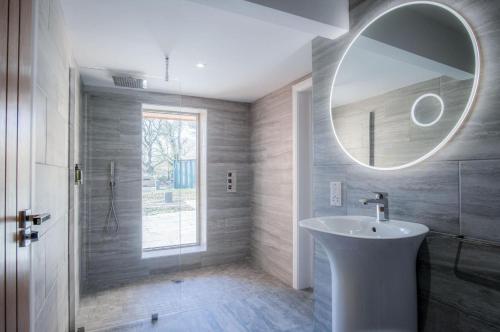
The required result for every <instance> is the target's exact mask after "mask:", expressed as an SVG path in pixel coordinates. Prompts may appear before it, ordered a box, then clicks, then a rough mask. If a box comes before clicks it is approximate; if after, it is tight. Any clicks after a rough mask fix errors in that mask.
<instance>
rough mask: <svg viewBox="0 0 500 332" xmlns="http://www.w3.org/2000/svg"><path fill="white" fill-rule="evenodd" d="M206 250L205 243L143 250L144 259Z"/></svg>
mask: <svg viewBox="0 0 500 332" xmlns="http://www.w3.org/2000/svg"><path fill="white" fill-rule="evenodd" d="M204 251H207V246H206V245H205V244H202V245H197V246H189V247H182V248H169V249H158V250H148V251H143V252H142V259H148V258H156V257H167V256H178V255H187V254H194V253H198V252H204Z"/></svg>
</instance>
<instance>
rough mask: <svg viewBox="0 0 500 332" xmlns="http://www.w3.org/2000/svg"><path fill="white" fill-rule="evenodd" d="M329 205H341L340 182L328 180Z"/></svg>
mask: <svg viewBox="0 0 500 332" xmlns="http://www.w3.org/2000/svg"><path fill="white" fill-rule="evenodd" d="M330 206H342V182H330Z"/></svg>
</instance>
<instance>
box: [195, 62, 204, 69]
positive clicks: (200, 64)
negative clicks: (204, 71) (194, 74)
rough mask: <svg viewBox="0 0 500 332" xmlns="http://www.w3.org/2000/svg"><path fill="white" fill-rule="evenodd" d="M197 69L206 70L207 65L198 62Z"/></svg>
mask: <svg viewBox="0 0 500 332" xmlns="http://www.w3.org/2000/svg"><path fill="white" fill-rule="evenodd" d="M196 68H205V64H204V63H203V62H198V63H197V64H196Z"/></svg>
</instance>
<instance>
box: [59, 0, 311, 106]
mask: <svg viewBox="0 0 500 332" xmlns="http://www.w3.org/2000/svg"><path fill="white" fill-rule="evenodd" d="M62 3H63V9H64V13H65V19H66V23H67V26H68V30H69V38H70V40H71V44H72V48H73V54H74V57H75V59H76V61H77V63H78V64H79V66H80V67H82V68H81V69H82V70H81V72H82V78H83V81H84V83H85V84H88V85H97V86H113V82H112V79H111V76H110V72H112V71H118V72H123V71H124V72H137V73H139V74H141V75H143V76H145V78H146V79H147V81H148V90H151V91H162V92H171V93H181V94H185V95H195V96H202V97H210V98H220V99H227V100H236V101H246V102H251V101H254V100H256V99H258V98H260V97H262V96H264V95H266V94H268V93H270V92H272V91H274V90H276V89H278V88H280V87H281V86H283V85H285V84H287V83H289V82H291V81H293V80H295V79H297V78H300V77H302V76H303V75H306V74H308V73H309V72H311V62H312V61H311V48H310V41H311V40H312V39H313V38H314V37H315V35H313V34H311V33H306V32H302V31H298V30H292V29H290V28H287V27H284V26H281V25H275V24H272V23H267V22H264V21H262V20H258V19H255V18H251V17H248V16H243V15H240V14H237V13H233V12H227V11H223V10H221V9H217V8H212V7H209V6H206V5H203V4H199V3H195V2H191V1H185V0H142V1H138V0H105V1H104V0H85V1H82V0H62ZM165 55H169V57H170V70H169V75H170V82H169V83H167V82H165V81H164V79H163V78H164V74H165V63H164V56H165ZM198 62H203V63H205V64H206V67H205V68H204V69H199V68H196V64H197V63H198Z"/></svg>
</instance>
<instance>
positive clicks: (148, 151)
mask: <svg viewBox="0 0 500 332" xmlns="http://www.w3.org/2000/svg"><path fill="white" fill-rule="evenodd" d="M199 117H200V116H199V114H194V113H184V112H183V113H180V112H166V111H161V112H160V111H148V110H146V109H145V110H144V111H143V126H142V249H143V251H152V250H159V249H169V248H177V247H189V246H196V245H199V244H200V199H199V198H200V194H199V193H200V190H199V188H200V185H199V183H200V181H199V179H198V177H199V174H200V172H199V170H200V165H199V160H200V158H199V156H200V148H199V147H200V142H199V141H200V140H199V137H200V135H199V131H200V130H199V127H200V126H199Z"/></svg>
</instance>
